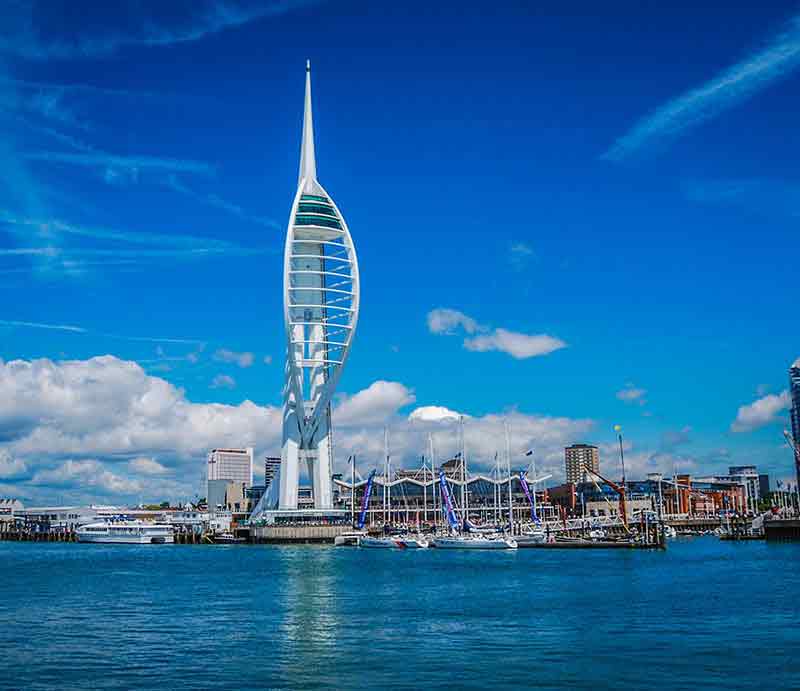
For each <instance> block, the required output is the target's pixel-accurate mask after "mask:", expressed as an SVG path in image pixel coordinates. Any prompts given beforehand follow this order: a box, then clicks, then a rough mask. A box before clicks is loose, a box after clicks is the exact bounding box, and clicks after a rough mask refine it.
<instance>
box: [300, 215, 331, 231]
mask: <svg viewBox="0 0 800 691" xmlns="http://www.w3.org/2000/svg"><path fill="white" fill-rule="evenodd" d="M294 224H295V225H296V226H322V227H323V228H337V229H339V230H341V228H342V224H341V223H339V221H337V220H336V219H335V218H324V217H322V216H300V215H299V214H298V215H297V216H296V217H295V219H294Z"/></svg>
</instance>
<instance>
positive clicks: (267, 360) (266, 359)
mask: <svg viewBox="0 0 800 691" xmlns="http://www.w3.org/2000/svg"><path fill="white" fill-rule="evenodd" d="M264 364H265V365H271V364H272V355H265V356H264Z"/></svg>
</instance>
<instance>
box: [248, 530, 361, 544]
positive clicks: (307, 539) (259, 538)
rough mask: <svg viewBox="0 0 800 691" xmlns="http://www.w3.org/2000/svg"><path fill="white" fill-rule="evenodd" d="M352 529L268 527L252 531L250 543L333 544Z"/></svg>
mask: <svg viewBox="0 0 800 691" xmlns="http://www.w3.org/2000/svg"><path fill="white" fill-rule="evenodd" d="M349 530H351V528H350V527H349V526H342V525H279V526H276V525H266V526H260V527H254V528H251V529H250V541H251V542H255V543H257V544H281V543H283V544H289V543H295V544H297V543H299V544H311V543H321V544H324V543H332V542H333V541H334V540H335V539H336V536H337V535H341V534H342V533H346V532H348V531H349Z"/></svg>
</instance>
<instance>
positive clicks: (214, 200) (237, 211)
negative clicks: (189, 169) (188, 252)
mask: <svg viewBox="0 0 800 691" xmlns="http://www.w3.org/2000/svg"><path fill="white" fill-rule="evenodd" d="M163 184H164V185H165V186H166V187H168V188H169V189H171V190H173V191H174V192H178V193H180V194H183V195H185V196H186V197H189V198H190V199H193V200H195V201H197V202H200V203H201V204H206V205H207V206H212V207H214V208H216V209H222V210H223V211H227V212H228V213H230V214H233V215H234V216H236V217H238V218H240V219H242V220H243V221H248V222H250V223H255V224H257V225H260V226H265V227H267V228H275V229H280V228H282V226H281V224H280V223H278V222H277V221H274V220H272V219H271V218H264V217H262V216H255V215H253V214H251V213H248V212H247V211H245V210H244V209H243V208H242V207H241V206H239V205H238V204H234V203H233V202H230V201H228V200H226V199H222V197H219V196H217V195H216V194H202V193H200V192H196V191H195V190H193V189H191V188H190V187H187V186H186V185H185V184H184V183H183V182H181V181H180V180H178V178H177V177H176V176H175V175H170V176H169V177H168V178H167V179H166V181H165V182H164V183H163Z"/></svg>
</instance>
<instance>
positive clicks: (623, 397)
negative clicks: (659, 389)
mask: <svg viewBox="0 0 800 691" xmlns="http://www.w3.org/2000/svg"><path fill="white" fill-rule="evenodd" d="M646 394H647V389H640V388H637V387H635V386H633V385H632V384H628V385H627V386H626V387H625V388H624V389H620V390H619V391H617V393H616V396H617V398H618V399H619V400H620V401H624V402H625V403H636V404H638V405H647V399H646V398H645V395H646Z"/></svg>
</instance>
